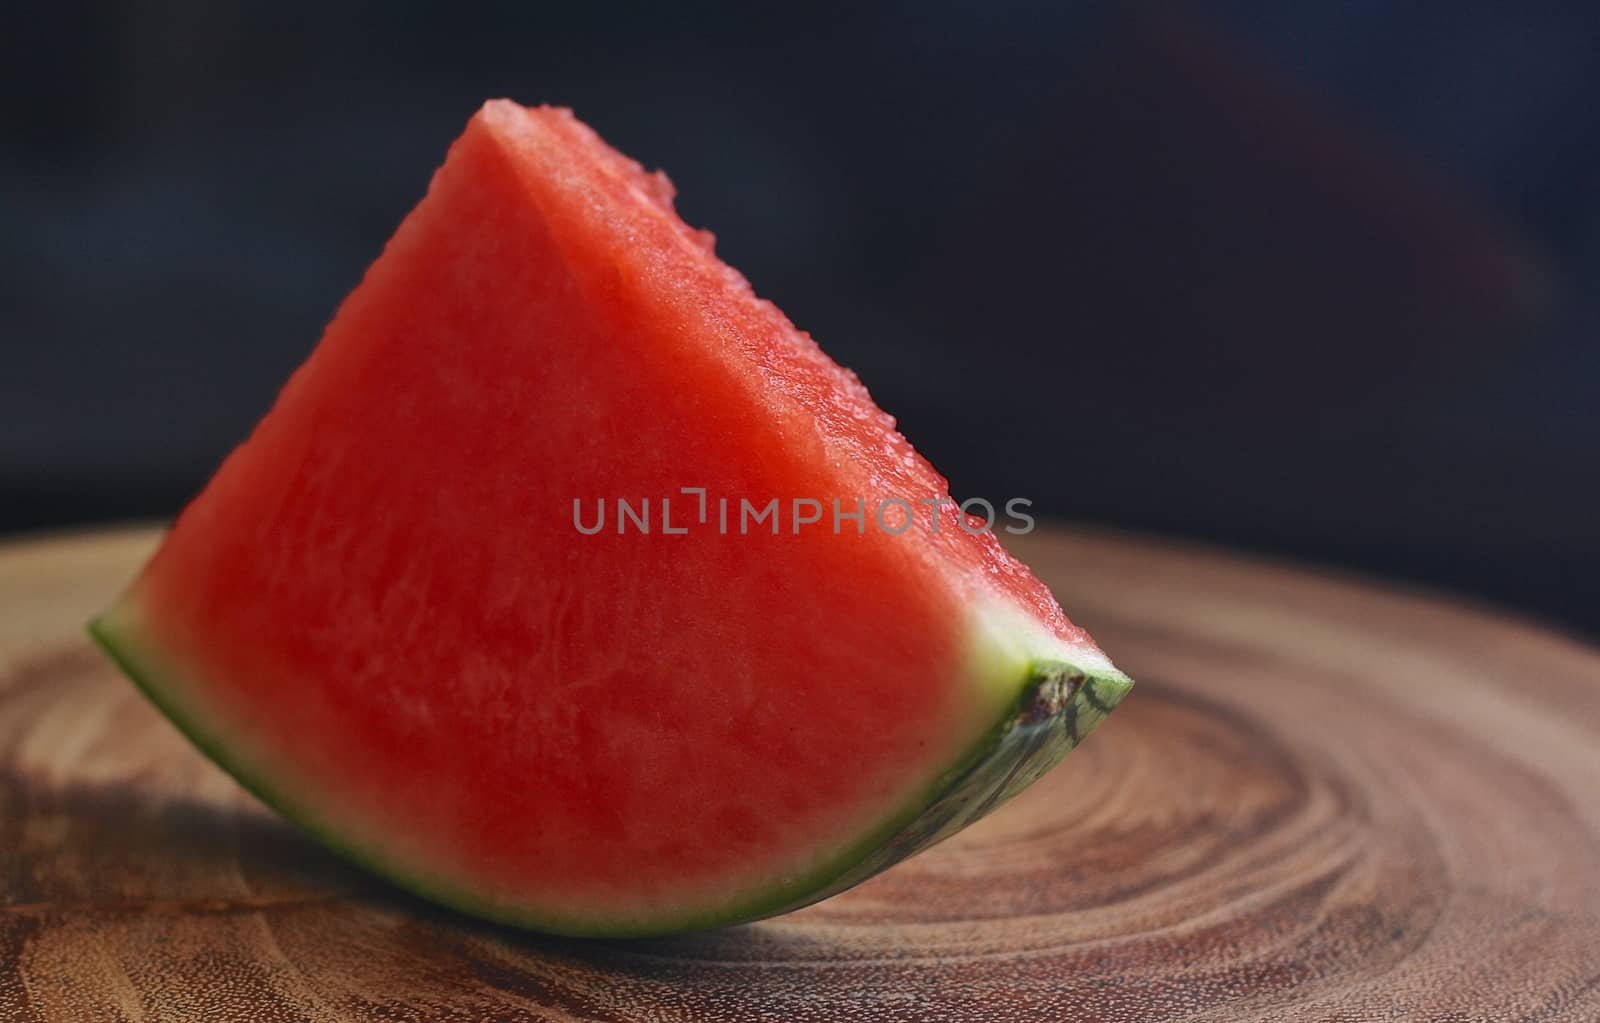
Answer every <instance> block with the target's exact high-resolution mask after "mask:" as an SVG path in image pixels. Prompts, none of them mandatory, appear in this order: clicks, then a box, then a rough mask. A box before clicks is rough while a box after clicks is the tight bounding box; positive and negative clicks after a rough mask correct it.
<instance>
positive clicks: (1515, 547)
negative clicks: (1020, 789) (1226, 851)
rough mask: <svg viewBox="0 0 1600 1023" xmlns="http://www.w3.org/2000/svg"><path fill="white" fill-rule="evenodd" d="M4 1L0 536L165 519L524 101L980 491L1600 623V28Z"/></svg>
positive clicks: (957, 477) (1419, 19)
mask: <svg viewBox="0 0 1600 1023" xmlns="http://www.w3.org/2000/svg"><path fill="white" fill-rule="evenodd" d="M0 4H3V6H0V10H3V12H4V13H3V14H0V19H3V20H0V48H3V51H4V52H3V54H0V56H3V61H0V76H3V82H0V85H3V89H0V112H3V122H0V123H3V128H0V131H3V135H0V531H15V530H26V529H34V528H39V527H53V526H62V525H67V524H74V523H83V522H90V521H96V520H106V519H125V518H129V517H135V516H169V515H171V514H172V513H174V512H175V511H176V509H177V508H178V507H179V506H180V505H181V503H182V502H183V500H184V499H185V498H186V497H187V496H188V495H190V494H191V493H192V492H193V491H194V490H195V489H196V488H197V487H199V486H200V485H201V483H202V482H203V481H204V479H205V478H206V476H207V474H208V473H209V471H210V470H211V468H212V467H213V466H214V465H215V464H216V462H217V461H218V459H219V458H220V457H221V456H222V454H223V453H224V452H225V451H226V450H227V449H228V448H229V447H230V446H231V445H232V444H234V443H235V442H237V441H238V440H239V439H241V438H242V436H243V435H244V434H245V433H246V431H247V430H248V429H249V427H250V426H251V424H252V423H253V422H254V421H255V419H256V418H257V417H258V416H259V415H260V414H261V413H262V412H263V411H264V410H265V409H266V408H267V407H268V405H269V404H270V402H271V400H272V397H273V395H274V393H275V391H276V389H277V387H278V386H279V384H280V383H281V382H282V381H283V379H284V378H285V376H286V375H287V374H288V373H289V371H290V370H291V369H292V368H293V367H294V366H295V365H296V364H297V363H298V362H299V361H300V359H301V358H303V357H304V355H305V354H306V352H307V351H308V350H309V348H310V347H311V345H312V344H313V343H314V342H315V341H316V339H317V337H318V334H319V333H320V330H321V327H322V325H323V324H324V323H325V322H326V321H327V319H328V318H329V316H330V315H331V314H332V312H333V310H334V308H335V306H336V304H337V303H338V301H339V299H340V298H341V297H342V296H343V295H344V293H345V292H346V291H348V290H349V289H350V288H351V287H352V286H353V285H354V284H355V283H356V281H357V280H358V278H359V276H360V274H361V272H362V270H363V269H364V267H365V266H366V264H367V263H368V262H369V261H370V260H371V259H372V258H373V257H374V256H376V254H377V253H378V251H379V248H380V247H381V245H382V244H383V241H384V239H385V238H386V237H387V236H388V234H389V232H390V231H391V230H392V229H393V228H394V226H395V225H396V224H397V223H398V221H399V220H400V218H401V217H402V216H403V215H404V213H405V212H406V210H407V209H408V208H409V207H410V206H411V205H412V204H413V203H414V202H415V201H416V200H417V199H418V198H419V197H420V195H421V194H422V191H423V189H424V187H425V185H426V182H427V179H428V176H429V174H430V172H431V171H432V170H433V168H434V167H435V166H436V165H437V163H438V162H439V161H440V159H441V158H442V156H443V153H444V150H445V147H446V146H447V145H448V143H449V142H450V140H451V139H452V138H453V137H454V136H455V135H456V133H457V132H458V131H459V130H460V128H461V127H462V125H463V123H464V121H465V120H466V118H467V116H468V115H469V114H470V113H471V112H472V110H473V109H474V108H475V107H476V106H477V105H478V104H479V103H480V102H481V101H482V100H483V99H484V98H486V97H490V96H502V95H504V96H511V97H513V98H516V99H519V100H521V101H523V102H528V103H533V102H554V103H561V104H566V105H570V106H572V107H574V108H575V109H576V110H577V112H578V114H579V116H581V117H582V118H584V119H585V120H587V121H589V122H590V123H591V124H593V125H594V126H595V127H596V128H598V129H599V131H600V132H601V133H602V134H603V135H605V136H606V137H607V138H608V139H609V140H610V141H611V142H613V143H614V144H615V145H617V146H618V147H620V148H622V149H623V150H625V151H626V152H629V153H631V154H633V155H635V156H637V157H638V158H640V159H641V160H643V161H644V162H645V163H646V164H647V165H652V166H661V167H665V168H666V169H668V171H669V172H670V173H671V174H672V176H673V179H674V180H675V182H676V183H677V185H678V187H679V191H680V199H679V208H680V210H681V211H682V212H683V213H684V215H685V216H686V218H687V219H688V220H689V221H690V222H691V223H694V224H697V225H701V226H706V227H709V228H711V229H712V230H714V231H715V232H716V234H717V236H718V239H719V251H720V252H721V253H722V254H723V256H724V257H725V258H727V259H728V260H729V261H730V262H732V263H733V264H734V265H735V266H737V267H739V268H740V269H742V270H744V271H745V273H746V274H747V275H748V276H749V277H750V278H751V280H752V281H753V282H754V283H755V286H756V288H757V290H758V291H760V292H761V293H762V294H764V295H765V296H767V297H769V298H772V299H774V300H775V301H777V302H778V304H779V305H780V306H782V307H783V308H784V309H785V310H786V311H787V312H788V313H789V314H790V315H791V316H792V317H793V318H794V319H795V321H796V322H797V323H798V324H799V325H800V326H802V327H804V328H807V329H809V330H810V331H811V332H812V333H813V334H814V335H816V337H817V338H818V339H819V340H820V341H821V342H822V344H823V345H824V347H825V348H826V349H827V350H828V351H829V352H830V353H831V354H832V355H833V356H834V357H835V358H837V359H838V360H839V361H841V362H843V363H845V364H847V365H850V366H852V367H853V368H855V369H856V370H857V371H858V372H859V373H860V375H861V376H862V378H863V379H864V380H865V381H866V382H867V384H868V386H869V387H870V388H871V389H872V392H873V394H874V396H875V397H876V398H877V399H878V401H879V403H880V404H882V405H883V406H884V407H886V408H887V409H888V410H889V411H891V412H893V413H895V414H896V415H897V416H899V417H900V420H901V425H902V428H903V429H904V431H905V432H906V433H907V434H908V435H909V436H910V437H911V438H912V439H913V441H914V442H915V443H916V444H917V445H918V447H919V448H920V449H921V450H922V451H923V452H924V453H925V454H927V455H928V456H929V457H930V458H931V459H932V460H933V462H934V463H935V464H936V465H937V466H939V467H940V468H941V469H942V470H943V471H944V472H945V473H946V474H947V475H949V476H950V478H951V480H952V483H953V485H954V489H955V491H956V494H957V496H958V497H959V496H966V495H983V496H991V497H1009V496H1014V495H1021V496H1027V497H1032V498H1034V499H1035V501H1036V504H1037V506H1038V507H1039V508H1041V509H1043V510H1044V511H1045V512H1047V513H1049V514H1053V515H1056V516H1061V517H1067V518H1073V519H1077V520H1084V521H1089V522H1095V523H1102V524H1108V525H1113V526H1118V527H1127V528H1132V529H1139V530H1150V531H1158V532H1163V533H1169V534H1176V535H1181V536H1185V537H1193V538H1200V539H1204V540H1209V541H1217V542H1222V543H1226V544H1230V545H1234V546H1240V547H1244V548H1248V549H1253V550H1259V551H1268V552H1276V553H1286V554H1290V555H1293V556H1296V557H1301V558H1306V559H1311V560H1316V561H1320V562H1323V563H1326V564H1335V565H1340V566H1345V567H1348V568H1354V569H1357V570H1360V571H1367V572H1375V573H1381V574H1384V575H1387V576H1391V577H1396V578H1402V579H1408V580H1413V581H1418V582H1422V583H1425V584H1429V585H1433V586H1437V587H1442V588H1447V589H1452V590H1455V591H1457V592H1461V593H1464V594H1468V595H1475V596H1478V597H1481V598H1486V599H1489V600H1493V601H1496V602H1498V603H1502V604H1507V605H1511V606H1514V607H1519V608H1522V609H1524V610H1526V611H1530V612H1533V613H1536V614H1539V615H1542V616H1544V617H1546V618H1548V619H1552V620H1556V621H1559V622H1563V623H1565V624H1567V625H1569V626H1573V627H1577V628H1579V629H1582V630H1585V631H1589V632H1591V633H1593V632H1597V631H1600V599H1597V594H1600V587H1597V585H1596V582H1595V576H1596V574H1597V572H1600V482H1597V477H1600V473H1597V463H1600V457H1597V452H1600V345H1597V340H1600V337H1597V332H1600V187H1597V184H1600V31H1597V29H1600V19H1597V15H1596V11H1597V10H1600V9H1597V8H1596V7H1595V5H1592V4H1587V3H1572V4H1567V5H1565V6H1559V5H1522V4H1510V3H1507V4H1503V5H1498V6H1485V5H1475V4H1448V5H1446V4H1439V5H1397V4H1387V3H1372V2H1360V3H1343V4H1334V3H1299V4H1284V3H1276V2H1265V0H1260V2H1244V0H1239V2H1233V3H1227V4H1223V5H1220V6H1216V5H1205V6H1201V5H1192V6H1184V5H1172V4H1161V5H1156V6H1149V5H1145V6H1125V5H1116V4H1108V3H1076V4H1074V3H1070V2H1069V3H1028V4H1012V3H1003V2H1000V3H987V4H983V3H963V4H957V3H949V2H942V3H941V2H934V3H920V4H909V3H907V4H877V5H848V6H839V7H832V8H828V7H802V6H800V5H774V6H770V7H763V6H759V5H749V4H702V3H692V2H689V3H683V2H680V3H672V4H659V3H641V2H622V3H614V4H575V3H563V4H544V3H539V2H535V0H523V2H517V3H505V4H470V3H450V4H444V3H440V4H428V3H390V4H375V3H374V4H364V3H352V2H348V0H323V2H321V3H318V4H315V5H304V6H302V5H296V4H287V3H273V4H259V5H258V4H247V3H218V2H213V0H186V2H172V3H153V2H152V3H124V4H82V3H73V2H57V3H44V2H38V3H27V2H22V3H18V2H15V0H0Z"/></svg>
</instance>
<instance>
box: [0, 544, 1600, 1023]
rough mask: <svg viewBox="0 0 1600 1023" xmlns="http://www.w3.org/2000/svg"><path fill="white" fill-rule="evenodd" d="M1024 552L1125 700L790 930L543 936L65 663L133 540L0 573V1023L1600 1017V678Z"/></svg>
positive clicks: (1425, 620) (18, 562) (69, 548)
mask: <svg viewBox="0 0 1600 1023" xmlns="http://www.w3.org/2000/svg"><path fill="white" fill-rule="evenodd" d="M1024 539H1025V541H1026V542H1021V543H1018V544H1017V545H1016V546H1017V547H1018V548H1019V553H1021V554H1022V556H1023V557H1024V558H1025V559H1026V560H1028V561H1029V562H1030V563H1032V564H1033V565H1034V567H1035V568H1036V569H1037V570H1038V571H1039V573H1040V574H1041V575H1042V576H1043V577H1044V578H1045V579H1046V580H1047V581H1048V582H1049V583H1050V584H1051V585H1052V586H1053V587H1054V588H1055V590H1056V592H1057V594H1058V595H1059V596H1060V597H1061V599H1062V601H1063V603H1064V604H1066V606H1067V607H1068V608H1069V610H1070V611H1071V612H1072V613H1073V615H1074V617H1075V618H1077V619H1079V620H1080V621H1082V622H1083V623H1084V624H1085V625H1087V626H1088V627H1089V628H1090V629H1091V630H1092V631H1094V633H1095V634H1096V635H1097V636H1098V637H1099V638H1100V639H1101V640H1102V642H1103V643H1104V644H1105V645H1106V646H1107V647H1108V648H1109V649H1111V650H1112V651H1113V652H1114V653H1115V654H1116V655H1117V658H1118V661H1119V663H1121V664H1122V666H1124V667H1125V668H1126V669H1127V670H1128V671H1129V672H1130V673H1131V674H1133V675H1134V677H1135V678H1137V679H1139V688H1138V689H1136V690H1135V691H1134V693H1133V695H1132V696H1130V697H1129V699H1128V700H1127V701H1126V702H1125V703H1124V705H1123V707H1122V708H1121V709H1119V710H1118V711H1117V713H1116V714H1115V715H1113V717H1112V718H1111V720H1110V721H1109V722H1108V723H1107V724H1106V725H1104V726H1103V728H1102V729H1101V730H1100V731H1099V732H1098V733H1097V734H1096V736H1095V738H1094V739H1093V740H1092V741H1090V742H1089V743H1087V744H1086V745H1085V746H1084V748H1083V749H1081V750H1079V751H1078V752H1077V753H1075V754H1073V756H1072V757H1071V758H1070V759H1069V761H1068V762H1067V763H1066V764H1065V765H1064V766H1063V768H1062V769H1061V770H1059V771H1057V772H1055V773H1054V774H1052V775H1050V776H1049V777H1047V778H1046V779H1045V780H1044V781H1042V782H1040V783H1039V784H1038V785H1037V786H1035V787H1034V788H1033V789H1032V790H1030V791H1029V792H1028V793H1027V794H1025V795H1024V796H1022V797H1021V798H1020V799H1018V800H1017V801H1015V802H1014V803H1012V804H1011V805H1010V806H1009V807H1007V808H1006V809H1004V810H1002V811H1000V812H999V813H997V814H995V815H994V816H992V817H990V818H989V819H988V820H986V821H984V822H983V823H981V824H980V825H978V826H977V827H974V828H972V829H970V830H969V831H967V832H965V833H963V834H962V835H960V836H958V837H957V838H955V839H953V840H951V841H949V842H947V843H945V844H944V845H942V846H940V847H938V848H937V849H935V850H933V851H931V852H929V853H926V854H924V855H922V856H920V857H918V858H916V859H914V860H912V861H910V862H908V863H906V864H903V865H901V866H900V867H898V868H896V869H894V870H892V871H890V872H889V873H887V874H885V875H883V876H881V877H879V878H876V879H874V880H872V881H870V882H868V883H866V884H864V885H862V886H861V887H859V888H857V889H855V890H853V891H851V892H849V893H846V894H845V895H842V896H839V897H837V898H834V899H832V900H829V901H827V902H825V903H823V904H821V905H819V906H816V907H813V908H811V909H807V910H804V911H802V912H799V913H795V914H792V915H790V916H787V917H783V918H780V919H777V920H772V921H767V922H764V923H760V924H754V925H748V926H744V927H737V928H732V929H729V930H724V931H717V932H710V933H704V934H697V935H690V936H687V937H681V938H674V939H655V940H649V941H633V942H584V941H570V940H557V939H549V938H542V937H538V936H532V935H527V934H522V933H517V932H513V931H508V930H505V929H501V928H496V927H493V926H489V925H484V924H479V923H476V922H474V921H471V920H468V919H465V918H462V917H459V916H455V915H453V914H451V913H448V912H446V911H442V910H436V909H433V908H432V907H429V906H427V905H424V904H423V903H420V902H418V901H416V900H414V899H411V898H409V897H407V896H404V895H402V894H399V893H397V892H395V891H393V890H392V889H389V888H387V887H385V886H384V885H382V884H381V883H379V882H376V881H373V880H371V879H370V878H368V877H366V876H365V875H363V874H361V873H359V872H358V871H356V870H354V869H351V868H349V867H347V866H345V865H344V864H343V863H342V862H341V861H339V860H338V859H336V858H335V857H333V856H332V855H331V854H328V853H326V852H324V851H322V850H321V849H320V848H319V847H318V846H316V845H315V844H313V843H311V842H310V841H309V840H307V839H305V838H303V837H302V836H301V835H300V834H299V833H298V832H297V831H295V830H294V829H293V828H291V827H290V826H288V825H286V824H284V823H282V822H281V821H279V820H278V819H277V818H276V817H274V816H273V815H272V814H271V813H269V812H268V811H266V810H263V809H262V808H261V807H259V806H258V805H256V804H255V803H253V802H252V801H251V799H250V798H249V797H248V796H246V795H244V794H243V793H242V792H240V791H239V790H238V788H237V787H236V786H235V785H234V784H233V783H232V782H231V781H230V780H229V779H228V778H227V777H226V776H224V775H223V774H222V773H221V772H220V771H218V770H217V769H215V768H213V767H212V766H211V765H210V764H209V763H208V762H207V761H205V760H204V759H203V758H201V757H200V756H199V755H198V754H197V753H195V752H194V751H192V750H191V749H190V748H189V746H188V745H187V744H186V743H185V742H184V740H183V739H182V738H181V737H180V736H179V735H178V734H177V732H176V731H175V730H174V729H173V728H172V727H171V726H170V725H168V724H167V723H166V722H165V721H164V720H163V719H161V718H160V717H159V716H158V715H157V714H156V713H155V712H154V711H153V710H152V709H151V708H150V707H149V706H148V705H147V704H145V702H144V701H143V700H142V698H141V697H140V696H139V695H138V694H137V692H136V691H135V690H134V688H133V687H132V686H131V685H130V684H128V683H127V682H125V681H124V680H123V679H122V678H121V677H120V676H119V675H118V674H117V673H116V671H115V670H114V669H113V668H112V667H111V666H110V665H109V664H107V663H106V662H105V661H104V660H103V659H102V658H100V657H99V656H98V655H97V654H95V653H94V652H93V651H91V650H90V648H89V646H88V644H87V643H86V642H85V640H84V639H83V635H82V623H83V621H84V620H85V619H86V618H87V617H88V616H89V615H90V613H92V612H93V611H95V610H98V609H99V608H100V607H102V606H103V605H104V604H105V603H106V602H107V601H108V600H109V599H110V597H111V596H112V594H113V592H114V591H115V590H116V589H117V588H118V587H119V586H120V585H121V584H122V583H123V582H124V581H126V579H127V578H129V576H130V575H131V574H132V572H133V570H134V568H135V567H136V565H137V564H138V562H139V561H140V560H141V559H142V558H143V556H144V555H145V554H146V552H147V551H148V550H149V548H150V546H151V544H152V543H153V541H154V534H153V533H151V532H149V531H122V532H109V533H96V534H82V535H78V536H75V537H63V538H57V539H52V540H44V541H33V542H30V543H26V544H15V543H14V544H12V545H9V546H7V547H3V548H0V1023H14V1021H24V1020H48V1021H71V1023H82V1021H92V1020H117V1019H128V1020H196V1021H206V1023H243V1021H247V1020H248V1021H272V1020H312V1021H318V1023H323V1021H328V1023H332V1021H346V1020H396V1021H401V1020H415V1021H433V1020H460V1021H464V1023H465V1021H472V1023H478V1021H487V1020H546V1019H558V1020H636V1021H672V1020H718V1021H721V1020H727V1021H747V1020H748V1021H754V1020H774V1021H784V1023H789V1021H796V1023H798V1021H806V1020H817V1021H852V1023H853V1021H858V1020H866V1021H879V1020H930V1021H934V1020H945V1021H952V1023H957V1021H995V1023H1005V1021H1011V1020H1018V1021H1029V1023H1038V1021H1048V1020H1084V1021H1089V1020H1101V1021H1126V1023H1133V1021H1156V1020H1175V1019H1191V1020H1274V1021H1277V1020H1345V1021H1368V1020H1436V1021H1455V1020H1460V1021H1466V1020H1495V1021H1501V1020H1528V1021H1534V1020H1573V1021H1594V1020H1600V655H1597V654H1596V653H1595V652H1594V651H1592V650H1590V649H1587V648H1585V647H1583V646H1580V645H1579V644H1577V643H1575V642H1572V641H1570V640H1566V639H1563V638H1560V637H1558V636H1555V635H1552V634H1550V633H1548V632H1544V631H1541V630H1540V629H1538V628H1535V627H1532V626H1529V625H1525V624H1521V623H1518V622H1515V621H1510V620H1506V619H1502V618H1496V617H1491V616H1488V615H1485V614H1481V613H1477V612H1473V611H1468V610H1463V609H1460V608H1456V607H1452V606H1449V605H1446V604H1443V603H1439V602H1436V601H1430V600H1426V599H1423V598H1419V597H1415V596H1406V595H1400V594H1396V593H1392V592H1387V591H1381V590H1377V589H1372V588H1368V587H1365V586H1361V585H1358V584H1355V583H1352V582H1349V581H1343V580H1336V579H1329V578H1324V577H1318V576H1313V575H1310V574H1304V573H1300V572H1296V571H1292V570H1289V569H1285V568H1282V567H1278V566H1274V565H1268V564H1262V563H1256V562H1250V561H1246V560H1243V559H1238V558H1233V557H1229V556H1225V555H1221V554H1217V553H1209V552H1203V551H1197V550H1195V549H1192V548H1185V547H1178V546H1166V545H1156V544H1151V543H1148V542H1137V541H1133V540H1128V539H1119V538H1114V537H1108V536H1090V535H1086V534H1078V533H1067V532H1057V531H1041V532H1040V533H1037V534H1035V535H1033V536H1031V537H1027V538H1024Z"/></svg>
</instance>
